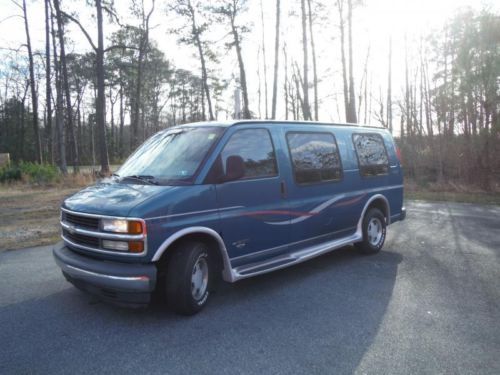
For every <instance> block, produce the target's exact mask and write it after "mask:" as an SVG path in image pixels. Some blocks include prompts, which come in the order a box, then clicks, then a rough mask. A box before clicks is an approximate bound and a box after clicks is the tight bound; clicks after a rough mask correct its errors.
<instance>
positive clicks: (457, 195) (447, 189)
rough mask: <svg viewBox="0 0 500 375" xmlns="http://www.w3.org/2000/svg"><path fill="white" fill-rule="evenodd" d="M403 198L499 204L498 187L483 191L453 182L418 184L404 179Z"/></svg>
mask: <svg viewBox="0 0 500 375" xmlns="http://www.w3.org/2000/svg"><path fill="white" fill-rule="evenodd" d="M404 195H405V199H408V200H425V201H432V202H441V201H442V202H460V203H474V204H494V205H500V187H499V186H496V188H495V189H493V191H485V190H482V189H480V188H477V187H471V186H465V185H460V184H455V183H447V184H437V183H430V184H426V185H419V184H417V183H415V182H414V181H412V180H409V179H407V180H405V192H404Z"/></svg>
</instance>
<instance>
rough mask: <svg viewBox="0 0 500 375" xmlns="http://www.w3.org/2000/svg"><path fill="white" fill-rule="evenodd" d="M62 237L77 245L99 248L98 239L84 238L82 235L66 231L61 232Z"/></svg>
mask: <svg viewBox="0 0 500 375" xmlns="http://www.w3.org/2000/svg"><path fill="white" fill-rule="evenodd" d="M63 235H64V237H65V238H67V239H68V240H70V241H71V242H74V243H75V244H77V245H84V246H91V247H95V248H98V247H99V238H96V237H91V236H85V235H83V234H77V233H70V232H69V231H67V230H63Z"/></svg>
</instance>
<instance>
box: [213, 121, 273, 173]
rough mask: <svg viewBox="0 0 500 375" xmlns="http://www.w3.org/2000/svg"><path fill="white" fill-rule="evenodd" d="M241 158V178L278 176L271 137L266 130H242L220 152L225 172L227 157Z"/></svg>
mask: <svg viewBox="0 0 500 375" xmlns="http://www.w3.org/2000/svg"><path fill="white" fill-rule="evenodd" d="M235 155H237V156H241V157H242V158H243V161H244V163H245V174H244V176H243V178H260V177H271V176H276V175H277V174H278V168H277V166H276V156H275V153H274V147H273V143H272V141H271V135H270V134H269V132H268V131H267V130H266V129H243V130H238V131H237V132H236V133H234V134H233V135H232V136H231V138H230V139H229V141H228V142H227V144H226V146H225V147H224V149H223V150H222V152H221V159H222V168H223V171H224V173H225V172H226V161H227V158H228V157H229V156H235Z"/></svg>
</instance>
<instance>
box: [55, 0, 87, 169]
mask: <svg viewBox="0 0 500 375" xmlns="http://www.w3.org/2000/svg"><path fill="white" fill-rule="evenodd" d="M53 1H54V8H55V9H56V18H57V29H58V35H59V48H60V51H61V52H60V54H59V59H60V60H61V70H62V84H63V87H64V95H65V97H66V118H67V124H68V130H69V138H70V148H71V151H72V153H73V173H78V172H79V170H80V169H79V165H80V157H79V155H78V143H77V139H76V134H75V128H74V121H73V111H72V108H71V95H70V92H69V82H68V68H67V67H66V52H65V49H64V26H63V23H62V17H61V9H60V8H59V0H53Z"/></svg>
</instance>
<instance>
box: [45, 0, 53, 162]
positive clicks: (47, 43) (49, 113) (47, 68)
mask: <svg viewBox="0 0 500 375" xmlns="http://www.w3.org/2000/svg"><path fill="white" fill-rule="evenodd" d="M49 1H50V0H45V1H44V5H45V97H46V98H45V102H46V110H47V117H46V123H45V136H46V138H47V148H48V153H49V155H48V159H49V163H51V164H53V163H54V148H53V143H52V86H51V76H50V75H51V65H50V26H49V19H50V15H49Z"/></svg>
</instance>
